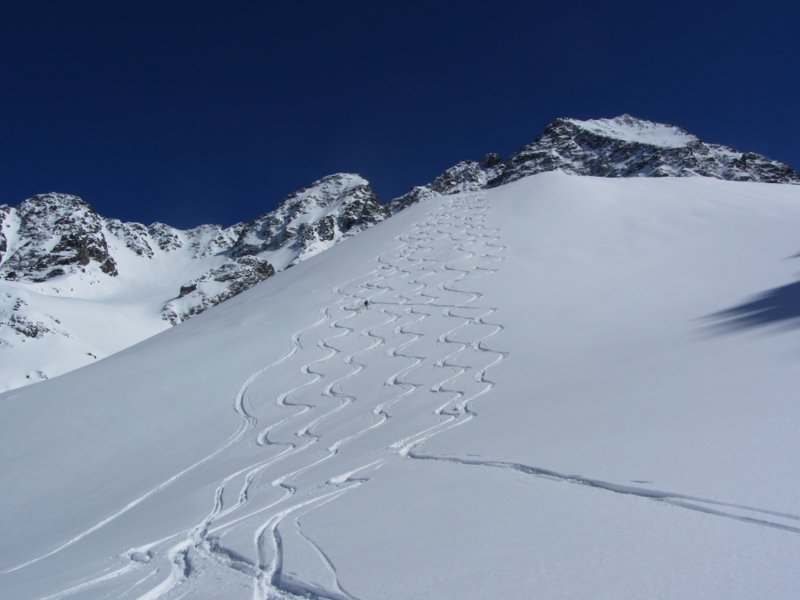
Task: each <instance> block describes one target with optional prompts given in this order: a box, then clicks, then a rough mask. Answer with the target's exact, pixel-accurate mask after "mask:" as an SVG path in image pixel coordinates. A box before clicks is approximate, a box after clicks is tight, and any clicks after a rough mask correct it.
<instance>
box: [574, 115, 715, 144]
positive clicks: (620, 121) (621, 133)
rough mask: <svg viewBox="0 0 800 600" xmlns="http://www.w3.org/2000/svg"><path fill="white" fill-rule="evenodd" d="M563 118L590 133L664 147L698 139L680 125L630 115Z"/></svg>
mask: <svg viewBox="0 0 800 600" xmlns="http://www.w3.org/2000/svg"><path fill="white" fill-rule="evenodd" d="M564 120H565V121H567V122H568V123H572V124H573V125H576V126H578V127H580V128H581V129H585V130H587V131H591V132H592V133H596V134H598V135H602V136H605V137H609V138H612V139H617V140H622V141H625V142H634V143H638V144H649V145H651V146H662V147H665V148H682V147H684V146H686V145H688V144H691V143H693V142H699V141H700V140H699V139H698V138H697V137H695V136H693V135H692V134H691V133H689V132H687V131H684V130H683V129H681V128H680V127H675V126H674V125H665V124H663V123H654V122H652V121H644V120H642V119H637V118H635V117H632V116H630V115H622V116H619V117H614V118H613V119H590V120H587V121H579V120H578V119H564Z"/></svg>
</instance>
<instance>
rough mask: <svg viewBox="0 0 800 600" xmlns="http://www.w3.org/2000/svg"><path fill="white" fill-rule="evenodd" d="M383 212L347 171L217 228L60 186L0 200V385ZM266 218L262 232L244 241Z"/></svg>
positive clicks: (297, 258) (103, 352)
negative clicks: (143, 215) (104, 202)
mask: <svg viewBox="0 0 800 600" xmlns="http://www.w3.org/2000/svg"><path fill="white" fill-rule="evenodd" d="M385 216H386V210H385V209H384V208H383V207H382V206H381V205H380V203H379V202H378V201H377V198H375V196H374V194H373V193H372V191H371V189H370V187H369V184H368V183H367V182H366V181H365V180H364V179H362V178H360V177H358V176H357V175H348V174H338V175H332V176H329V177H325V178H323V179H321V180H319V181H316V182H314V183H313V184H312V185H311V186H309V188H307V189H304V190H302V191H301V192H297V193H296V194H293V195H291V196H289V197H288V198H287V199H286V200H285V201H284V202H283V203H282V204H281V206H280V207H279V208H278V209H277V210H276V211H274V212H272V213H267V214H265V215H262V216H261V217H259V218H258V219H256V220H254V221H252V222H251V223H248V224H239V225H234V226H232V227H227V228H222V227H220V226H218V225H201V226H199V227H196V228H194V229H190V230H187V231H182V230H178V229H175V228H173V227H170V226H168V225H164V224H162V223H155V224H153V225H150V226H144V225H142V224H139V223H123V222H121V221H119V220H116V219H106V218H103V217H101V216H100V215H98V214H97V213H96V212H95V211H94V210H93V209H92V208H91V207H90V206H89V205H88V204H87V203H86V202H84V201H83V200H81V199H80V198H77V197H75V196H70V195H67V194H55V193H53V194H43V195H40V196H35V197H33V198H30V199H28V200H26V201H25V202H23V203H22V204H20V205H19V206H18V207H16V208H12V207H8V206H3V207H0V390H6V389H11V388H15V387H18V386H21V385H25V384H26V383H31V382H34V381H38V380H40V379H46V378H48V377H52V376H55V375H59V374H61V373H64V372H66V371H69V370H71V369H74V368H77V367H80V366H83V365H85V364H87V363H90V362H93V361H95V360H96V359H98V358H102V357H105V356H108V355H109V354H112V353H114V352H117V351H119V350H121V349H122V348H125V347H127V346H130V345H131V344H134V343H136V342H138V341H140V340H142V339H145V338H147V337H149V336H151V335H154V334H155V333H158V332H159V331H163V330H164V329H166V328H168V327H169V326H170V325H174V324H176V323H179V322H181V321H183V320H185V319H187V318H189V317H191V316H192V315H196V314H199V313H201V312H203V311H204V310H206V309H207V308H209V307H211V306H214V305H216V304H218V303H220V302H222V301H224V300H226V299H228V298H230V297H232V296H235V295H236V294H238V293H240V292H242V291H243V290H246V289H248V288H249V287H252V286H253V285H255V284H256V283H258V282H260V281H263V280H264V279H266V278H267V277H270V276H272V275H273V274H274V273H275V271H276V270H281V269H284V268H286V267H288V266H291V265H293V264H296V263H298V262H301V261H303V260H305V259H306V258H308V257H310V256H313V255H314V254H316V253H318V252H321V251H322V250H324V249H326V248H329V247H330V246H332V245H333V244H335V243H337V242H338V241H340V240H342V239H344V238H345V237H347V236H349V235H352V234H353V233H355V232H357V231H360V230H361V229H364V228H366V227H368V226H370V225H372V224H374V223H376V222H378V221H380V220H382V219H383V218H385ZM265 223H268V224H269V225H268V226H267V225H265ZM267 229H269V234H268V235H269V243H265V244H263V245H257V244H253V243H252V242H251V240H252V239H254V238H255V239H264V237H265V233H264V232H265V231H266V230H267ZM259 236H261V237H259Z"/></svg>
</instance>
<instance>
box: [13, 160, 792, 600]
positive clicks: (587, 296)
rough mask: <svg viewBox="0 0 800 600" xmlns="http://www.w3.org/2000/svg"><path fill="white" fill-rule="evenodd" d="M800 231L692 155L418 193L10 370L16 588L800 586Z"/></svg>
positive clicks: (570, 593) (691, 592) (328, 592)
mask: <svg viewBox="0 0 800 600" xmlns="http://www.w3.org/2000/svg"><path fill="white" fill-rule="evenodd" d="M799 231H800V188H798V187H797V186H787V185H770V184H758V183H731V182H724V181H718V180H711V179H705V178H699V177H692V178H682V179H669V178H666V179H645V178H641V179H598V178H590V177H574V176H568V175H563V174H559V173H544V174H541V175H536V176H533V177H527V178H524V179H521V180H519V181H516V182H514V183H511V184H509V185H505V186H502V187H499V188H496V189H492V190H488V191H479V192H471V193H464V194H457V195H453V196H440V197H433V198H430V199H428V200H426V201H423V202H420V203H418V204H415V205H413V206H410V207H409V208H407V209H406V210H404V211H403V212H401V213H399V214H397V215H395V216H394V217H392V218H391V219H389V220H387V221H384V222H383V223H380V224H378V225H376V226H375V227H373V228H371V229H369V230H368V231H365V232H363V233H361V234H359V235H358V236H357V237H355V238H352V239H349V240H347V241H346V242H344V243H342V244H339V245H337V246H336V247H334V248H333V249H331V250H329V251H326V252H325V253H323V254H321V255H319V256H317V257H315V258H313V259H311V260H309V261H306V262H304V263H302V264H300V265H298V266H296V267H294V268H292V269H290V270H288V271H285V272H282V273H279V274H278V275H276V276H275V277H273V278H271V279H269V280H267V281H265V282H263V283H261V284H259V285H258V286H256V287H254V288H252V289H251V290H249V291H247V292H245V293H243V294H241V295H240V296H237V297H236V298H233V299H231V300H229V301H227V302H225V303H224V304H222V305H220V306H218V307H216V308H214V309H212V310H209V311H208V312H206V313H204V314H202V315H200V316H198V317H196V318H195V319H192V320H191V321H189V322H187V323H184V324H181V325H179V326H178V327H175V328H173V329H171V330H169V331H166V332H164V333H162V334H160V335H157V336H155V337H153V338H151V339H149V340H147V341H145V342H143V343H141V344H139V345H137V346H134V347H131V348H129V349H127V350H125V351H123V352H121V353H118V354H116V355H114V356H111V357H109V358H107V359H105V360H103V361H100V362H98V363H96V364H94V365H92V366H89V367H86V368H84V369H81V370H78V371H74V372H72V373H69V374H66V375H64V376H62V377H60V378H58V379H56V380H52V381H47V382H43V383H40V384H37V385H35V386H31V387H26V388H23V389H19V390H15V391H12V392H8V393H6V394H4V395H0V456H2V458H3V462H2V470H1V471H0V494H1V496H0V532H2V540H3V543H2V545H1V546H0V590H2V591H3V594H2V596H3V597H7V598H14V599H15V600H28V599H48V600H56V599H59V600H60V599H62V598H114V599H134V598H140V599H146V600H155V599H158V598H161V599H164V600H167V599H173V600H174V599H178V598H201V599H206V598H220V599H223V598H224V599H237V598H243V599H264V598H299V597H312V598H332V599H348V600H352V599H353V598H361V599H371V598H376V599H377V598H380V599H398V600H400V599H408V598H415V599H417V598H431V599H437V600H438V599H445V598H453V599H456V598H457V599H459V600H461V599H465V598H474V599H485V598H519V599H528V598H547V599H552V598H593V599H598V598H609V599H612V598H613V599H620V598H630V599H637V600H638V599H641V598H674V599H681V600H683V599H685V598H693V599H696V598H719V599H722V598H725V599H727V598H771V599H783V598H785V599H790V598H795V597H796V594H797V590H798V589H800V570H798V569H797V565H798V563H799V562H800V489H799V486H800V484H798V481H800V461H798V460H797V457H798V456H800V435H798V433H800V406H799V405H798V403H797V389H798V387H799V386H798V384H800V369H798V360H800V330H798V329H797V328H796V325H797V324H798V319H800V303H798V296H799V295H800V293H799V292H798V291H797V290H798V286H800V283H799V282H798V279H797V271H798V268H797V260H798V259H797V258H796V256H797V255H798V252H800V235H798V232H799ZM365 299H369V300H370V302H371V306H370V307H369V308H366V307H364V306H363V302H364V300H365Z"/></svg>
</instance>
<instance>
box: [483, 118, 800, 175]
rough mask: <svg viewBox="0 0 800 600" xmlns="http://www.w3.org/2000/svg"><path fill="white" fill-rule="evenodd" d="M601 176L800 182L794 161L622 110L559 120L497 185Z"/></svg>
mask: <svg viewBox="0 0 800 600" xmlns="http://www.w3.org/2000/svg"><path fill="white" fill-rule="evenodd" d="M553 170H561V171H564V172H566V173H572V174H575V175H594V176H598V177H640V176H645V177H667V176H670V177H687V176H692V175H702V176H705V177H713V178H715V179H727V180H730V181H758V182H762V183H800V173H798V172H797V171H795V170H794V169H792V168H791V167H790V166H789V165H786V164H784V163H781V162H778V161H774V160H770V159H768V158H765V157H763V156H760V155H758V154H754V153H741V152H738V151H737V150H734V149H733V148H729V147H727V146H720V145H717V144H706V143H705V142H702V141H701V140H700V139H698V138H697V137H695V136H694V135H692V134H690V133H688V132H686V131H684V130H683V129H680V128H679V127H674V126H671V125H663V124H660V123H653V122H651V121H644V120H642V119H636V118H634V117H631V116H630V115H623V116H621V117H617V118H615V119H597V120H594V121H577V120H575V119H557V120H556V121H554V122H553V123H551V124H550V125H549V126H548V127H547V128H546V129H545V130H544V132H543V133H542V135H541V136H539V138H538V139H537V140H536V141H535V142H533V143H532V144H528V145H527V146H524V147H523V148H521V149H520V150H519V151H518V152H517V153H516V154H514V155H513V156H512V157H511V158H510V159H509V160H508V162H507V164H506V168H505V169H503V172H502V173H501V174H500V176H499V177H497V178H496V179H494V180H493V181H492V185H501V184H504V183H509V182H511V181H515V180H517V179H520V178H521V177H525V176H527V175H533V174H535V173H541V172H543V171H553Z"/></svg>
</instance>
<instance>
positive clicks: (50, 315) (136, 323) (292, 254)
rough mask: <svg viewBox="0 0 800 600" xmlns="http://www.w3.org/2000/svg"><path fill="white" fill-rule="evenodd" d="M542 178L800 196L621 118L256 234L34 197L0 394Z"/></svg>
mask: <svg viewBox="0 0 800 600" xmlns="http://www.w3.org/2000/svg"><path fill="white" fill-rule="evenodd" d="M546 171H562V172H564V173H568V174H573V175H593V176H600V177H643V176H644V177H664V176H674V177H687V176H697V175H699V176H705V177H713V178H715V179H725V180H731V181H753V182H762V183H793V184H797V183H800V174H798V172H797V171H795V170H794V169H792V168H791V167H789V166H788V165H785V164H783V163H781V162H778V161H774V160H770V159H768V158H765V157H763V156H760V155H757V154H752V153H741V152H738V151H736V150H733V149H731V148H727V147H724V146H719V145H714V144H707V143H704V142H702V141H700V140H699V139H698V138H697V137H695V136H693V135H691V134H690V133H688V132H686V131H684V130H682V129H680V128H678V127H675V126H672V125H663V124H659V123H653V122H650V121H645V120H642V119H636V118H634V117H631V116H629V115H623V116H620V117H616V118H613V119H597V120H589V121H579V120H576V119H558V120H556V121H554V122H553V123H551V124H550V125H549V126H548V127H547V128H546V129H545V130H544V132H543V133H542V134H541V135H540V136H539V138H537V139H536V140H535V141H534V142H532V143H531V144H528V145H526V146H524V147H522V148H521V149H520V150H519V151H518V152H516V153H515V154H513V155H512V156H510V157H509V158H508V159H503V158H502V157H500V156H499V155H497V154H488V155H487V156H486V157H484V158H483V159H482V160H480V161H464V162H461V163H458V164H457V165H455V166H453V167H451V168H449V169H447V170H446V171H445V172H444V173H443V174H442V175H440V176H439V177H437V178H436V179H435V180H434V181H433V182H431V183H429V184H427V185H422V186H417V187H415V188H413V189H412V190H411V191H409V192H408V193H407V194H404V195H403V196H401V197H399V198H396V199H394V200H392V201H391V202H389V203H388V206H384V205H382V204H381V203H380V201H379V199H378V197H377V196H376V194H375V193H374V191H373V190H372V188H371V186H370V184H369V182H367V181H366V180H365V179H363V178H362V177H360V176H359V175H354V174H342V173H340V174H335V175H329V176H327V177H324V178H322V179H320V180H318V181H315V182H314V183H313V184H311V185H310V186H309V187H308V188H304V189H301V190H299V191H297V192H295V193H293V194H290V195H289V196H288V197H287V198H286V199H284V200H283V202H282V203H281V205H280V206H279V207H278V208H277V209H276V210H275V211H272V212H269V213H266V214H264V215H262V216H260V217H258V218H256V219H254V220H252V221H251V222H249V223H246V224H237V225H233V226H230V227H221V226H218V225H201V226H199V227H196V228H193V229H190V230H178V229H175V228H172V227H170V226H169V225H164V224H162V223H154V224H152V225H149V226H145V225H143V224H140V223H124V222H121V221H119V220H116V219H108V218H104V217H101V216H100V215H98V214H97V213H96V212H95V211H94V210H93V209H92V208H91V206H90V205H89V204H87V203H86V202H84V201H83V200H82V199H80V198H77V197H75V196H71V195H68V194H63V193H50V194H42V195H38V196H34V197H33V198H30V199H28V200H25V201H24V202H22V203H21V204H20V205H19V206H18V207H16V208H12V207H9V206H5V205H4V206H0V353H2V355H3V360H2V361H0V362H1V363H2V366H0V389H8V388H11V387H17V386H20V385H24V384H26V383H31V382H34V381H37V380H39V379H43V378H47V377H52V376H54V375H58V374H60V373H63V372H65V371H67V370H70V369H72V368H76V367H78V366H81V365H84V364H87V363H89V362H92V361H94V360H96V359H97V358H99V357H103V356H107V355H108V354H110V353H113V352H115V351H118V350H120V349H122V348H124V347H127V346H129V345H130V344H132V343H135V342H137V341H139V340H141V339H144V338H145V337H148V336H150V335H153V334H155V333H157V332H159V331H162V330H163V329H165V328H166V327H168V326H169V325H174V324H177V323H179V322H181V321H183V320H185V319H187V318H189V317H191V316H193V315H196V314H198V313H200V312H203V311H204V310H206V309H208V308H209V307H211V306H214V305H216V304H219V303H220V302H222V301H224V300H226V299H228V298H230V297H232V296H234V295H236V294H238V293H240V292H242V291H244V290H246V289H249V288H250V287H252V286H253V285H255V284H256V283H258V282H260V281H263V280H264V279H266V278H268V277H270V276H272V275H274V274H275V273H276V272H278V271H281V270H283V269H285V268H287V267H290V266H292V265H296V264H298V263H299V262H302V261H303V260H306V259H307V258H310V257H312V256H314V255H316V254H318V253H319V252H322V251H323V250H326V249H328V248H330V247H331V246H332V245H334V244H336V243H337V242H339V241H341V240H343V239H345V238H347V237H350V236H352V235H353V234H355V233H357V232H359V231H362V230H364V229H366V228H369V227H371V226H372V225H374V224H376V223H378V222H380V221H382V220H384V219H385V218H386V217H387V216H388V215H389V214H390V213H396V212H398V211H399V210H402V209H403V208H405V207H407V206H409V205H410V204H413V203H416V202H418V201H420V200H422V199H425V198H431V197H434V196H438V195H449V194H454V193H459V192H465V191H477V190H482V189H489V188H493V187H497V186H501V185H505V184H507V183H510V182H513V181H516V180H518V179H520V178H523V177H526V176H529V175H534V174H537V173H542V172H546ZM12 356H13V358H12Z"/></svg>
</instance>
